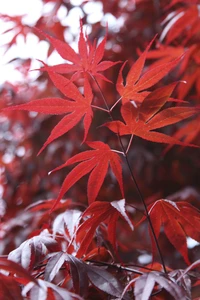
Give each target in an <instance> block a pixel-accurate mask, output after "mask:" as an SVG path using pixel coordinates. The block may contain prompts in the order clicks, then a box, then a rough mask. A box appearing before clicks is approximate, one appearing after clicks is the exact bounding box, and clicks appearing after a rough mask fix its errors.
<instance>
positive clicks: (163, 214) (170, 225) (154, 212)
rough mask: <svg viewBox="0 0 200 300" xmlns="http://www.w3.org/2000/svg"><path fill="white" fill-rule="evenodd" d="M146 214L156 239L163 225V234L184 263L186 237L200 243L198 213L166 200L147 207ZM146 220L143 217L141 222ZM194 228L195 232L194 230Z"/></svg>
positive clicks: (186, 256) (186, 259)
mask: <svg viewBox="0 0 200 300" xmlns="http://www.w3.org/2000/svg"><path fill="white" fill-rule="evenodd" d="M148 214H149V216H150V218H151V222H152V225H153V228H154V231H155V235H156V238H158V237H159V235H160V229H161V227H162V225H163V229H164V232H165V234H166V236H167V238H168V239H169V241H170V242H171V244H172V245H173V246H174V247H175V248H176V250H177V251H178V252H180V253H181V255H182V256H183V258H184V260H185V261H186V263H188V264H190V262H189V259H188V249H187V243H186V236H189V237H191V238H193V239H194V240H196V241H200V214H199V211H198V210H197V209H196V208H195V207H193V206H192V205H191V204H189V203H187V202H176V203H175V202H173V201H170V200H166V199H160V200H157V201H156V202H155V203H153V204H151V205H149V206H148ZM144 219H146V217H143V218H142V220H144ZM194 228H195V230H194ZM150 235H151V240H152V245H153V253H155V242H154V238H153V236H152V233H150Z"/></svg>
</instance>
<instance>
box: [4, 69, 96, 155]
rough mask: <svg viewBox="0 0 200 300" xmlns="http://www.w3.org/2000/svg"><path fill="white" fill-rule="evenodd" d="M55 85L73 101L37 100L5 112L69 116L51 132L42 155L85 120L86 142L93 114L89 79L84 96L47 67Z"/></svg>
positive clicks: (65, 79) (86, 82) (58, 99)
mask: <svg viewBox="0 0 200 300" xmlns="http://www.w3.org/2000/svg"><path fill="white" fill-rule="evenodd" d="M45 70H46V71H47V72H48V74H49V76H50V78H51V80H52V81H53V83H54V85H55V86H56V87H57V88H58V89H59V90H60V91H61V92H62V93H63V94H64V95H65V96H66V97H68V98H70V99H71V100H72V101H71V100H66V99H61V98H43V99H36V100H33V101H31V102H29V103H25V104H21V105H16V106H11V107H7V108H5V109H4V110H5V111H9V110H27V111H35V112H40V113H43V114H51V115H59V114H60V115H62V114H67V115H66V116H65V117H64V118H63V119H62V120H61V121H60V122H59V123H58V124H57V125H56V126H55V127H54V129H53V130H52V131H51V134H50V136H49V137H48V139H47V141H46V142H45V143H44V145H43V147H42V148H41V149H40V151H39V153H38V154H40V153H41V152H42V151H43V150H44V148H45V147H46V146H47V145H48V144H50V143H51V142H53V141H54V140H55V139H57V138H58V137H60V136H61V135H63V134H64V133H66V132H68V131H69V130H70V129H72V128H73V127H74V126H75V125H76V124H77V123H79V121H80V120H81V119H82V118H83V123H84V129H85V133H84V138H83V141H85V139H86V137H87V134H88V130H89V128H90V125H91V122H92V117H93V112H92V109H91V102H92V98H93V94H92V90H91V87H90V84H89V81H88V79H87V78H85V80H84V96H83V95H82V94H81V93H80V92H79V90H78V89H77V87H76V86H75V85H74V84H73V83H72V82H71V81H70V80H69V79H67V78H65V77H64V76H62V75H60V74H56V73H55V72H52V71H51V70H50V69H49V67H47V66H45Z"/></svg>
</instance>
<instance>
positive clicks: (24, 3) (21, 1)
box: [0, 0, 43, 20]
mask: <svg viewBox="0 0 200 300" xmlns="http://www.w3.org/2000/svg"><path fill="white" fill-rule="evenodd" d="M42 7H43V4H42V2H41V0H34V1H30V0H17V1H16V0H5V1H2V0H1V1H0V13H2V14H8V15H10V16H16V15H24V14H29V20H30V19H31V18H33V17H34V16H36V15H38V14H40V13H41V10H42ZM30 12H31V13H30Z"/></svg>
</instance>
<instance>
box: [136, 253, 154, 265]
mask: <svg viewBox="0 0 200 300" xmlns="http://www.w3.org/2000/svg"><path fill="white" fill-rule="evenodd" d="M151 261H152V255H150V254H141V255H140V256H138V262H139V263H140V264H149V263H150V262H151Z"/></svg>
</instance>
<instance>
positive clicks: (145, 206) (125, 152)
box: [91, 75, 167, 274]
mask: <svg viewBox="0 0 200 300" xmlns="http://www.w3.org/2000/svg"><path fill="white" fill-rule="evenodd" d="M91 76H92V78H93V80H94V81H95V83H96V85H97V87H98V89H99V91H100V94H101V96H102V98H103V101H104V103H105V106H106V108H107V110H108V114H109V116H110V119H111V120H112V121H113V120H114V119H113V116H112V113H111V112H112V109H113V106H112V108H111V109H109V106H108V103H107V101H106V98H105V96H104V94H103V92H102V89H101V87H100V85H99V83H98V81H97V79H96V78H95V77H94V76H93V75H91ZM119 100H121V99H119ZM119 100H118V101H117V103H118V102H119ZM117 136H118V139H119V143H120V145H121V149H122V152H123V153H124V158H125V160H126V164H127V166H128V169H129V172H130V174H131V178H132V180H133V182H134V184H135V187H136V190H137V193H138V195H139V198H140V201H141V202H142V204H143V206H144V211H145V214H146V218H147V221H148V223H149V226H150V229H151V232H152V235H153V237H154V241H155V244H156V247H157V250H158V253H159V256H160V261H161V263H162V266H163V270H164V272H165V273H166V274H167V270H166V266H165V262H164V258H163V255H162V252H161V249H160V246H159V243H158V239H157V237H156V234H155V231H154V228H153V224H152V221H151V218H150V215H149V213H148V209H147V205H146V203H145V200H144V198H143V195H142V193H141V190H140V188H139V185H138V183H137V181H136V179H135V176H134V174H133V171H132V169H131V165H130V162H129V160H128V156H127V151H126V150H125V148H124V145H123V143H122V140H121V137H120V135H119V134H117ZM129 144H130V142H129ZM129 147H130V146H129Z"/></svg>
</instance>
